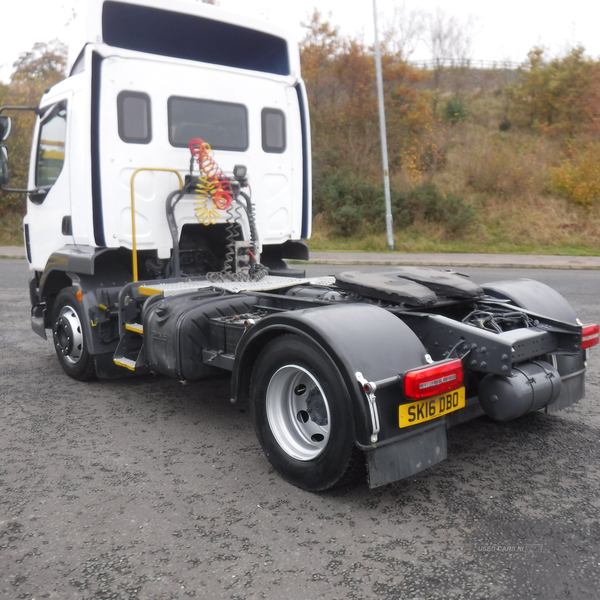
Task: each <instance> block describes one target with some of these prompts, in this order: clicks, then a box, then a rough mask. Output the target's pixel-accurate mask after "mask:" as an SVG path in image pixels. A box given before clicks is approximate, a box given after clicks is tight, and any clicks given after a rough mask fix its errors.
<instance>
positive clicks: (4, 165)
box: [0, 146, 9, 187]
mask: <svg viewBox="0 0 600 600" xmlns="http://www.w3.org/2000/svg"><path fill="white" fill-rule="evenodd" d="M8 181H9V175H8V151H7V150H6V148H5V147H4V146H0V187H4V186H5V185H7V184H8Z"/></svg>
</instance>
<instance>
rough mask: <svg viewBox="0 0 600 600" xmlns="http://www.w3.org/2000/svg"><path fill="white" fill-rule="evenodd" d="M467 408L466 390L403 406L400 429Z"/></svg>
mask: <svg viewBox="0 0 600 600" xmlns="http://www.w3.org/2000/svg"><path fill="white" fill-rule="evenodd" d="M464 406H465V388H464V387H461V388H460V389H458V390H454V391H453V392H448V393H446V394H440V395H439V396H436V397H435V398H427V400H419V401H418V402H411V403H410V404H401V405H400V408H399V409H398V416H399V421H400V427H411V426H412V425H418V424H419V423H424V422H425V421H431V420H432V419H437V418H438V417H443V416H444V415H447V414H448V413H451V412H454V411H455V410H458V409H460V408H464Z"/></svg>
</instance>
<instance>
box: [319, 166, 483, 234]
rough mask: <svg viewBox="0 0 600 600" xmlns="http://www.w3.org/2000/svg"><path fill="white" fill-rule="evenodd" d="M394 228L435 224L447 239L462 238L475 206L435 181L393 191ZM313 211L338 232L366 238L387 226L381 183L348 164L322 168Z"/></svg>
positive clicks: (471, 220)
mask: <svg viewBox="0 0 600 600" xmlns="http://www.w3.org/2000/svg"><path fill="white" fill-rule="evenodd" d="M391 196H392V197H391V204H392V217H393V220H394V228H397V229H406V228H409V227H411V226H412V225H427V224H435V225H436V226H438V228H439V227H441V228H442V229H443V230H444V231H445V234H446V237H447V238H449V239H456V238H460V237H462V234H464V233H466V232H467V231H469V230H470V229H471V228H472V227H473V225H474V223H475V222H476V221H477V211H476V210H475V209H474V208H473V207H472V206H470V205H469V204H466V203H465V202H464V200H463V198H461V197H460V196H455V195H453V194H444V193H442V192H441V191H440V190H439V188H438V187H437V186H436V185H435V184H433V183H426V184H424V185H421V186H419V187H416V188H414V189H412V190H411V191H409V192H406V193H402V194H401V193H398V192H396V191H395V190H392V193H391ZM313 197H314V201H313V207H314V213H315V215H320V217H321V218H322V219H323V220H324V222H325V223H326V224H327V225H328V226H329V227H330V228H331V233H332V235H334V236H336V237H352V236H356V237H364V236H366V235H370V234H376V233H382V232H384V231H385V198H384V193H383V190H382V188H381V187H378V186H376V185H373V184H372V183H370V182H369V181H367V180H366V179H361V178H359V177H357V176H356V175H354V174H352V173H351V172H350V171H349V170H348V169H339V170H336V169H332V168H327V167H325V168H321V170H320V171H319V173H318V174H317V175H316V177H315V183H314V193H313Z"/></svg>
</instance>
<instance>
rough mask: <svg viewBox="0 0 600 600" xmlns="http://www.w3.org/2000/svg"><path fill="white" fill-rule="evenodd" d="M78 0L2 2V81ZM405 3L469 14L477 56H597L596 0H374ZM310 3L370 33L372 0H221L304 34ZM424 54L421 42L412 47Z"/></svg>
mask: <svg viewBox="0 0 600 600" xmlns="http://www.w3.org/2000/svg"><path fill="white" fill-rule="evenodd" d="M76 2H77V0H11V1H10V2H4V3H3V7H2V24H3V31H2V33H1V34H0V79H1V80H2V81H7V79H8V77H9V76H10V73H11V71H12V64H13V63H14V61H15V60H16V59H17V57H18V56H19V54H20V53H21V52H25V51H27V50H30V49H31V48H32V46H33V44H34V43H35V42H38V41H39V42H45V41H49V40H51V39H53V38H57V37H58V38H59V39H64V40H66V39H67V35H68V27H67V26H66V24H67V23H68V21H69V20H70V18H71V15H72V12H73V7H74V6H75V4H76ZM396 4H398V5H400V4H404V5H405V6H406V8H407V9H408V10H411V9H414V8H420V9H422V10H425V11H429V12H434V11H435V10H436V7H438V6H440V7H441V8H442V10H443V11H445V12H446V13H447V14H453V15H455V16H456V17H457V18H458V19H459V20H460V21H461V22H466V21H467V20H468V19H469V17H472V18H473V20H474V22H475V28H474V32H475V35H474V44H473V52H472V58H473V59H476V60H496V61H502V60H513V61H517V62H521V61H523V60H525V58H526V57H527V52H528V51H529V50H530V49H531V48H532V47H533V46H534V45H541V46H544V47H546V48H547V49H548V50H549V51H550V52H551V53H553V54H560V53H561V52H563V51H564V49H565V48H567V47H572V46H574V45H576V44H578V43H580V44H582V45H583V46H584V47H585V48H586V50H587V51H588V54H589V55H591V56H592V57H593V58H598V57H600V35H599V33H598V28H599V24H600V2H597V1H594V0H569V1H568V2H564V3H561V4H560V5H559V4H558V3H554V2H548V1H547V0H544V1H542V0H502V2H481V0H453V2H440V0H404V2H402V0H377V7H378V10H379V12H380V13H381V16H382V22H380V27H382V26H383V20H384V19H385V18H386V15H391V14H392V13H393V7H394V5H396ZM315 6H318V7H319V10H320V11H321V12H322V13H323V14H324V15H325V16H328V15H329V13H331V16H330V20H331V22H332V23H333V24H335V25H338V26H339V28H340V31H341V33H343V34H346V35H353V36H355V35H363V36H364V38H363V39H364V41H365V42H367V43H369V42H372V40H373V2H372V0H220V7H221V8H223V9H225V10H230V11H232V12H239V13H243V14H248V15H252V16H256V17H262V18H266V19H269V20H271V21H273V22H277V23H280V24H282V25H285V26H286V27H288V29H290V30H292V31H294V32H296V34H297V36H298V38H301V37H302V28H301V27H300V25H299V23H300V21H302V20H305V19H306V18H307V16H308V15H309V14H310V13H312V10H313V8H314V7H315ZM413 58H415V59H424V58H427V52H426V51H425V49H421V50H419V51H418V52H417V53H415V54H414V55H413Z"/></svg>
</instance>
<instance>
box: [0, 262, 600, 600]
mask: <svg viewBox="0 0 600 600" xmlns="http://www.w3.org/2000/svg"><path fill="white" fill-rule="evenodd" d="M354 268H355V267H352V269H354ZM336 269H337V270H340V269H344V270H348V267H336ZM336 269H334V268H327V267H322V266H310V267H309V272H310V273H311V274H317V273H322V272H333V271H335V270H336ZM458 270H460V271H463V272H468V273H470V274H471V275H472V276H473V278H474V280H476V281H484V280H492V279H502V278H514V277H532V278H537V279H540V280H542V281H544V282H546V283H549V284H550V285H552V286H554V287H556V288H557V289H558V290H559V291H561V292H562V293H563V294H564V295H565V296H566V297H567V298H568V299H569V300H570V301H571V302H572V304H573V305H574V306H575V307H576V309H577V310H578V311H579V314H580V317H581V319H582V320H584V321H595V322H598V320H600V314H599V313H600V311H599V309H598V303H597V298H598V293H599V291H600V283H599V278H600V276H599V274H598V272H597V271H572V270H570V271H553V270H548V269H543V270H539V271H530V270H522V269H519V270H505V269H467V268H464V269H458ZM27 279H28V273H27V269H26V263H25V261H22V260H0V281H2V286H1V289H0V323H1V326H0V348H1V354H0V383H1V385H0V395H1V404H0V415H1V417H0V598H7V599H13V598H15V599H16V598H23V599H28V600H31V599H33V598H35V599H41V598H58V599H70V598H85V599H88V598H89V599H91V598H94V599H109V598H115V599H137V598H140V599H142V598H144V599H175V598H182V599H183V598H188V597H195V598H207V599H221V598H224V599H232V600H234V599H235V600H238V599H246V598H248V599H250V598H266V599H273V598H277V599H283V598H285V599H288V598H289V599H293V600H296V599H298V600H303V599H307V600H308V599H313V600H314V599H333V598H340V599H342V598H344V599H346V598H356V599H358V598H364V599H371V598H372V599H400V598H436V599H437V598H439V599H445V600H449V599H458V598H473V599H484V598H485V599H488V598H489V599H495V598H498V599H500V598H501V599H513V598H515V599H516V598H542V599H560V600H564V599H565V598H569V599H577V600H578V599H590V598H595V597H597V590H598V588H599V587H600V524H599V521H598V511H599V509H600V493H599V492H600V460H599V459H600V444H599V443H598V442H599V437H600V436H599V432H600V351H598V350H596V352H595V353H593V354H592V357H591V360H590V361H589V379H588V382H589V383H588V393H587V397H586V399H585V400H583V401H582V402H580V403H579V404H578V405H576V406H574V407H572V408H570V409H567V410H564V411H562V412H560V413H557V414H555V415H545V414H538V413H536V414H534V415H529V416H527V417H525V418H523V419H521V420H519V421H516V422H512V423H506V424H500V423H494V422H491V421H489V420H486V419H479V420H477V421H475V422H472V423H469V424H466V425H464V426H461V427H458V428H455V429H453V430H451V431H450V432H449V448H448V454H449V457H448V459H447V460H446V461H443V462H442V463H440V464H439V465H436V466H435V467H434V468H432V469H430V470H428V471H425V472H423V473H420V474H419V475H417V476H414V477H411V478H410V479H408V480H404V481H401V482H398V483H395V484H392V485H389V486H386V487H384V488H379V489H377V490H374V491H370V490H369V489H368V487H367V486H366V484H359V485H357V486H356V487H354V488H352V489H349V490H344V491H338V492H329V493H322V494H310V493H307V492H304V491H301V490H298V489H296V488H294V487H292V486H290V485H288V484H287V483H285V482H283V481H282V480H281V479H280V478H279V477H278V475H277V474H276V473H274V472H273V470H272V469H271V468H270V465H269V464H268V462H267V461H266V459H265V458H264V457H263V455H262V452H261V450H260V447H259V445H258V442H257V441H256V438H255V436H254V432H253V429H252V425H251V423H250V418H249V411H248V407H247V406H243V405H236V406H231V405H230V404H229V402H228V398H229V388H228V380H227V379H226V378H224V379H216V380H211V381H208V382H202V383H198V384H190V385H186V386H184V385H182V384H180V383H179V382H177V381H171V380H167V379H164V378H154V377H151V376H148V377H143V378H131V379H126V380H119V381H100V382H94V383H88V384H83V383H77V382H74V381H72V380H70V379H69V378H67V377H66V376H65V375H64V374H63V372H62V370H61V369H60V367H59V365H58V362H57V361H56V359H55V357H54V352H53V349H52V346H51V344H50V342H44V341H42V340H41V339H40V338H38V337H37V336H36V335H34V334H33V333H32V332H31V330H30V326H29V299H28V291H27Z"/></svg>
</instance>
